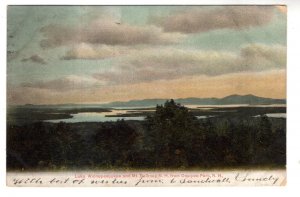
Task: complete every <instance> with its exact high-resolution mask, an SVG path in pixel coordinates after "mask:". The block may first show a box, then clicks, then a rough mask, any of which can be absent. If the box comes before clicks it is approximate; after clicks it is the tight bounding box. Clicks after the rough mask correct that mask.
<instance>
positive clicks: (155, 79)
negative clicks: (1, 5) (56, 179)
mask: <svg viewBox="0 0 300 197" xmlns="http://www.w3.org/2000/svg"><path fill="white" fill-rule="evenodd" d="M7 15H8V16H7V18H8V20H7V28H8V29H7V41H8V45H7V54H8V56H7V57H8V62H7V87H8V90H7V96H8V103H9V104H26V103H32V104H56V103H103V102H110V101H127V100H133V99H146V98H186V97H224V96H227V95H230V94H254V95H257V96H263V97H272V98H285V97H286V8H285V7H282V6H9V7H8V14H7Z"/></svg>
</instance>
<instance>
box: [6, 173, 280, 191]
mask: <svg viewBox="0 0 300 197" xmlns="http://www.w3.org/2000/svg"><path fill="white" fill-rule="evenodd" d="M7 185H8V186H15V187H36V186H41V187H49V186H53V187H74V186H76V187H87V186H88V187H107V186H109V187H172V186H174V187H175V186H176V187H178V186H188V187H190V186H198V187H199V186H285V185H286V172H285V170H265V171H257V170H254V171H253V170H233V171H199V172H194V171H192V172H188V171H177V172H164V171H161V172H151V171H148V172H144V171H141V172H138V171H135V172H134V171H132V172H52V173H45V172H40V173H36V172H33V173H32V172H28V173H8V175H7Z"/></svg>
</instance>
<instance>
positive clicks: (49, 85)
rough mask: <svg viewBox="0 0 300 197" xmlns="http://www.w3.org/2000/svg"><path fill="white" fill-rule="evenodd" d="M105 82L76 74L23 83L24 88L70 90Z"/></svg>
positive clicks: (99, 84)
mask: <svg viewBox="0 0 300 197" xmlns="http://www.w3.org/2000/svg"><path fill="white" fill-rule="evenodd" d="M102 85H103V82H101V81H100V80H96V79H93V78H89V77H82V76H76V75H69V76H66V77H62V78H58V79H54V80H50V81H37V82H32V83H22V84H21V87H23V88H38V89H48V90H55V91H68V90H76V89H86V88H91V87H94V88H95V87H101V86H102Z"/></svg>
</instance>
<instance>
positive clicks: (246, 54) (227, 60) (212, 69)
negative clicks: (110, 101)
mask: <svg viewBox="0 0 300 197" xmlns="http://www.w3.org/2000/svg"><path fill="white" fill-rule="evenodd" d="M116 65H119V69H118V70H117V71H112V72H106V73H95V74H94V75H93V76H94V77H95V78H96V79H98V80H103V81H107V83H108V84H113V85H115V84H126V83H139V82H149V81H155V80H170V79H176V78H180V77H184V76H195V75H206V76H218V75H224V74H230V73H239V72H261V71H266V70H274V69H275V70H276V69H284V68H285V67H286V48H285V47H283V46H277V45H276V46H267V45H261V44H252V45H248V46H245V47H243V48H242V49H241V51H240V53H227V52H220V51H199V50H181V49H172V48H165V49H160V50H159V49H146V50H141V51H139V52H136V53H132V54H130V55H129V56H127V57H126V58H124V59H122V60H120V62H118V63H117V64H116Z"/></svg>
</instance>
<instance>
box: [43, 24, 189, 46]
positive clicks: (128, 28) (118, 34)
mask: <svg viewBox="0 0 300 197" xmlns="http://www.w3.org/2000/svg"><path fill="white" fill-rule="evenodd" d="M41 32H42V33H43V35H44V37H45V39H43V40H41V42H40V45H41V47H42V48H51V47H59V46H63V45H76V44H80V43H88V44H105V45H138V44H150V45H160V44H172V43H177V42H179V41H180V40H181V39H182V38H183V37H184V36H183V35H182V34H180V33H165V32H163V31H162V30H161V28H158V27H156V26H153V25H151V26H133V25H129V24H126V23H121V24H118V23H116V21H115V20H112V19H98V20H95V21H92V22H90V23H88V24H86V25H85V24H80V25H78V26H63V25H54V24H52V25H48V26H45V27H43V28H42V29H41Z"/></svg>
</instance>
